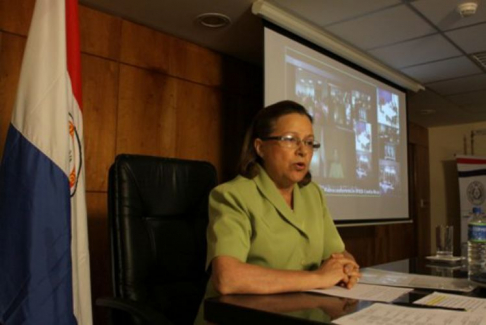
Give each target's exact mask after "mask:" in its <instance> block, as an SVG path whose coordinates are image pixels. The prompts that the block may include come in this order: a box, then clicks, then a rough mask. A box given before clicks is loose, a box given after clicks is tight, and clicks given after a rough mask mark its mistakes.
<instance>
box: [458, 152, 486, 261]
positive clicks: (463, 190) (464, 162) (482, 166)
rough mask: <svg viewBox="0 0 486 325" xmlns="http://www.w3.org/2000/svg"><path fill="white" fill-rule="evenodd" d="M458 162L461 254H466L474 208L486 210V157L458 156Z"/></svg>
mask: <svg viewBox="0 0 486 325" xmlns="http://www.w3.org/2000/svg"><path fill="white" fill-rule="evenodd" d="M456 162H457V174H458V176H459V197H460V204H461V252H464V251H465V249H466V247H467V246H466V245H467V224H468V222H469V216H470V215H471V212H472V209H473V207H481V208H482V210H483V211H485V210H486V157H475V156H457V157H456Z"/></svg>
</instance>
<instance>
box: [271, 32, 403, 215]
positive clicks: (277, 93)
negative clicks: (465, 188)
mask: <svg viewBox="0 0 486 325" xmlns="http://www.w3.org/2000/svg"><path fill="white" fill-rule="evenodd" d="M325 52H326V51H325V50H322V51H316V50H315V48H310V47H307V46H306V44H304V43H299V42H297V41H296V39H294V38H288V37H286V36H285V35H282V34H279V33H278V32H276V31H274V30H270V29H268V28H265V62H264V64H265V105H270V104H273V103H275V102H278V101H280V100H283V99H290V100H294V101H296V102H298V103H300V104H302V105H303V106H304V107H305V108H306V109H307V111H308V112H309V114H310V115H311V116H312V117H313V120H314V123H313V128H314V137H315V139H316V140H317V141H319V142H320V143H321V148H320V149H319V150H317V151H315V152H314V154H313V156H312V160H311V164H310V172H311V174H312V180H313V181H314V182H316V183H317V184H319V186H320V187H321V188H322V189H323V191H324V192H325V195H326V198H327V204H328V207H329V210H330V212H331V214H332V216H333V218H334V220H346V221H352V222H355V221H358V220H363V221H365V220H375V221H376V220H383V219H387V220H390V219H403V218H405V219H406V218H408V216H409V213H408V206H409V205H408V177H407V173H408V171H407V128H406V119H405V117H406V94H405V92H403V91H402V90H401V89H399V88H397V87H394V86H393V85H392V84H390V83H387V82H383V80H382V79H378V78H375V77H374V75H373V74H369V73H366V71H364V70H360V69H356V68H355V66H352V65H349V64H347V62H345V61H340V60H336V59H335V57H334V56H333V55H326V54H327V53H325ZM358 222H359V221H358Z"/></svg>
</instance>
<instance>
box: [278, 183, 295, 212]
mask: <svg viewBox="0 0 486 325" xmlns="http://www.w3.org/2000/svg"><path fill="white" fill-rule="evenodd" d="M279 191H280V194H282V196H283V198H284V200H285V202H286V203H287V204H288V206H289V207H290V208H291V209H294V202H293V201H294V200H293V195H292V194H293V192H294V187H293V186H292V187H290V188H279Z"/></svg>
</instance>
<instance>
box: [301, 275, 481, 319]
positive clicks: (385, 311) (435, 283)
mask: <svg viewBox="0 0 486 325" xmlns="http://www.w3.org/2000/svg"><path fill="white" fill-rule="evenodd" d="M362 274H363V277H362V278H361V280H360V283H358V284H356V285H355V286H354V287H353V288H352V289H350V290H348V289H345V288H342V287H338V286H336V287H333V288H330V289H324V290H310V291H311V292H315V293H321V294H326V295H331V296H337V297H343V298H349V299H359V300H369V301H375V302H388V303H389V302H393V301H394V300H396V299H397V298H398V297H400V296H401V295H403V294H406V293H408V292H410V291H412V290H413V288H427V289H441V290H448V291H458V292H470V291H472V290H473V289H474V288H475V287H474V286H472V285H471V284H470V283H469V282H468V280H467V279H454V278H444V277H435V276H427V275H413V274H406V273H399V272H392V271H383V270H378V269H371V268H367V269H365V270H363V272H362ZM404 287H405V288H404ZM397 304H398V303H397ZM397 304H382V303H375V304H373V305H371V306H370V307H368V308H365V309H362V310H360V311H358V312H356V313H352V314H349V315H347V316H343V317H340V318H338V319H336V320H333V323H334V324H339V325H358V324H359V325H373V324H379V325H388V324H389V325H397V324H427V325H429V324H430V325H435V324H437V325H439V324H441V325H442V324H448V325H463V324H468V325H486V299H482V298H473V297H467V296H461V295H454V294H448V293H442V292H434V293H432V294H430V295H427V296H425V297H424V298H422V299H419V300H417V301H415V302H414V303H413V304H410V306H407V307H404V306H402V305H397Z"/></svg>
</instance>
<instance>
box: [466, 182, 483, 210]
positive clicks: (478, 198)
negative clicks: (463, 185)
mask: <svg viewBox="0 0 486 325" xmlns="http://www.w3.org/2000/svg"><path fill="white" fill-rule="evenodd" d="M466 193H467V199H468V200H469V202H471V204H473V205H482V204H483V202H484V199H485V193H484V185H483V183H481V182H478V181H474V182H471V183H470V184H469V185H468V186H467V190H466Z"/></svg>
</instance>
